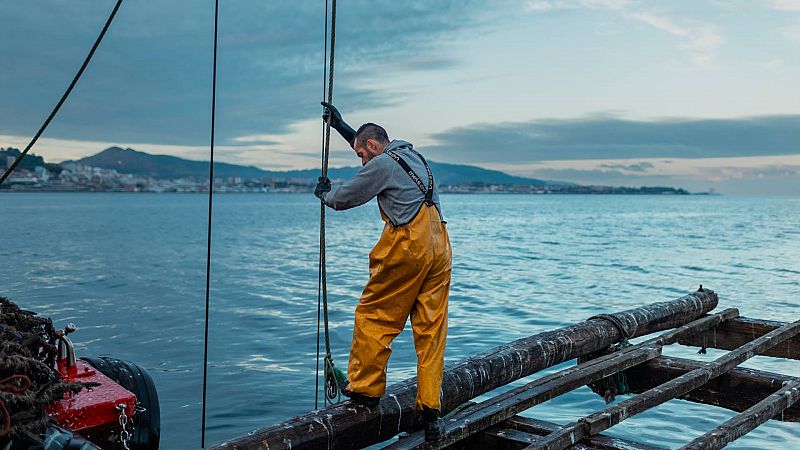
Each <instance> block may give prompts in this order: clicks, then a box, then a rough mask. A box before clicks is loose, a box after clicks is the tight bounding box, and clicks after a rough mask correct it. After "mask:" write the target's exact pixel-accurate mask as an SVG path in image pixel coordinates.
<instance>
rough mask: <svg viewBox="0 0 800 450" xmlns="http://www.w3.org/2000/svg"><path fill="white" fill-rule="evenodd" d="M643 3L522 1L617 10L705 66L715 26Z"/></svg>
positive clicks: (538, 6) (716, 40) (547, 8)
mask: <svg viewBox="0 0 800 450" xmlns="http://www.w3.org/2000/svg"><path fill="white" fill-rule="evenodd" d="M645 5H646V6H643V4H642V3H641V2H633V1H629V0H580V1H529V2H527V3H526V4H525V9H526V10H528V11H532V12H538V13H553V12H557V11H568V10H572V11H578V10H590V11H591V10H593V11H603V10H605V11H612V12H617V13H619V14H621V16H622V17H624V18H626V19H629V20H634V21H637V22H639V23H643V24H645V25H648V26H650V27H652V28H655V29H657V30H659V31H662V32H665V33H667V34H669V35H671V36H674V37H676V38H678V39H679V40H680V42H681V46H682V47H683V48H685V49H687V50H688V51H689V52H690V60H691V61H692V62H693V63H694V64H695V65H696V66H698V67H703V66H708V65H710V64H711V63H712V62H713V61H714V59H715V58H716V51H717V49H718V47H719V46H720V44H721V43H722V36H721V35H720V34H719V32H718V29H717V27H716V26H715V25H712V24H706V23H699V22H697V21H696V20H694V19H690V20H689V21H687V20H681V21H679V20H678V19H676V18H674V17H672V16H671V15H668V14H666V13H664V12H660V11H656V10H654V9H653V8H652V7H650V5H647V4H645ZM680 22H688V23H680Z"/></svg>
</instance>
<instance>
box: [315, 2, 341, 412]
mask: <svg viewBox="0 0 800 450" xmlns="http://www.w3.org/2000/svg"><path fill="white" fill-rule="evenodd" d="M327 6H328V4H327V2H326V3H325V9H326V14H325V17H326V22H325V23H326V31H327ZM325 35H326V38H327V32H326V33H325ZM335 48H336V0H331V43H330V49H331V51H330V56H329V58H330V60H329V61H330V62H329V64H328V90H327V102H328V103H329V104H332V103H333V73H334V61H335V59H334V50H335ZM326 49H327V45H326ZM323 96H324V92H323ZM331 116H332V115H329V116H328V120H327V121H326V122H325V141H324V144H323V148H322V176H323V177H327V176H328V160H329V157H330V145H331ZM319 211H320V212H319V217H320V219H319V282H318V284H317V305H318V306H317V318H318V319H319V309H320V308H319V303H320V300H321V303H322V318H323V321H324V325H325V359H324V371H325V404H326V405H327V404H328V403H332V402H333V401H334V400H337V401H338V399H339V398H340V394H341V392H340V388H342V387H344V386H340V385H341V384H343V383H344V382H345V377H344V376H343V374H342V373H341V371H339V370H338V369H337V368H336V366H335V365H334V364H333V356H332V354H331V340H330V327H329V325H328V283H327V269H326V257H325V203H324V202H322V201H320V210H319ZM317 333H318V334H319V325H318V326H317ZM317 342H319V338H318V340H317ZM317 371H319V349H318V350H317ZM318 389H319V384H317V390H318ZM315 398H316V397H315ZM315 407H318V402H317V401H316V400H315Z"/></svg>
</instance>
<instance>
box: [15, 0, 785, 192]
mask: <svg viewBox="0 0 800 450" xmlns="http://www.w3.org/2000/svg"><path fill="white" fill-rule="evenodd" d="M113 4H114V1H112V0H106V1H98V0H30V1H26V2H2V3H0V27H2V30H3V38H2V39H0V68H1V69H0V147H9V146H13V147H17V148H22V147H24V146H25V145H26V144H27V142H28V141H29V140H30V137H31V136H32V134H33V133H35V131H36V130H37V129H38V127H39V126H40V124H41V122H42V121H43V120H44V118H45V117H46V116H47V114H48V113H49V112H50V109H51V108H52V106H53V105H54V104H55V102H56V101H57V99H58V98H59V96H60V95H61V93H62V92H63V90H64V89H65V87H66V85H67V83H68V82H69V81H70V79H71V78H72V76H73V74H74V73H75V71H76V70H77V68H78V67H79V65H80V63H81V62H82V60H83V57H84V56H85V54H86V52H87V51H88V49H89V47H90V46H91V44H92V42H93V40H94V38H95V36H96V35H97V33H98V32H99V30H100V28H101V27H102V25H103V22H104V21H105V19H106V17H107V15H108V13H109V12H110V10H111V8H112V6H113ZM337 6H338V9H337V23H336V53H335V57H336V60H335V77H334V81H335V85H334V92H333V96H334V104H336V105H337V106H338V107H339V109H340V110H341V111H342V113H343V115H344V117H345V120H347V121H348V122H350V124H351V125H353V126H354V127H357V126H358V125H359V124H361V123H363V122H368V121H369V122H376V123H379V124H381V125H383V126H384V127H385V128H386V129H387V130H388V132H389V135H390V137H391V138H398V139H404V140H407V141H410V142H412V143H414V145H415V147H416V148H417V149H419V150H421V151H422V152H423V153H424V154H426V155H427V157H428V158H429V159H432V160H435V161H439V162H446V163H463V164H471V165H477V166H481V167H486V168H492V169H499V170H503V171H506V172H508V173H512V174H514V175H521V176H528V177H534V178H542V179H547V180H563V181H571V182H578V183H582V184H605V185H626V186H643V185H650V186H652V185H668V186H676V187H683V188H686V189H689V190H690V191H695V192H701V191H709V190H714V191H715V192H720V193H725V194H744V195H774V194H783V195H800V126H798V125H800V89H798V87H797V85H798V80H800V0H751V1H743V0H742V1H739V0H729V1H724V0H705V1H703V0H675V1H670V2H663V1H634V0H572V1H567V0H498V1H492V2H486V1H473V0H429V1H403V2H397V1H389V0H371V1H368V0H340V1H339V2H338V5H337ZM213 7H214V2H213V1H212V0H202V1H195V2H175V1H168V0H148V1H134V0H126V1H125V2H123V5H122V8H121V9H120V11H119V13H118V15H117V18H116V20H115V22H114V23H113V25H112V26H111V29H110V31H109V33H108V35H107V36H106V39H105V41H104V42H103V43H102V45H101V46H100V48H99V49H98V51H97V53H96V54H95V57H94V59H93V61H92V63H91V65H90V66H89V68H88V69H87V71H86V73H85V74H84V76H83V78H82V79H81V81H80V82H79V84H78V85H77V87H76V88H75V90H74V92H73V93H72V96H71V97H70V98H69V100H68V101H67V103H66V104H65V105H64V107H63V108H62V110H61V112H60V113H59V115H58V116H57V118H56V119H55V120H54V121H53V123H52V124H51V126H50V128H48V130H47V131H46V132H45V134H44V137H43V138H42V139H40V141H39V143H38V144H37V146H36V147H34V150H33V152H34V153H36V154H39V155H42V156H44V157H45V158H46V159H47V160H49V161H63V160H68V159H77V158H80V157H83V156H88V155H91V154H94V153H96V152H98V151H100V150H102V149H104V148H107V147H109V146H112V145H118V146H123V147H131V148H135V149H137V150H142V151H147V152H150V153H156V154H171V155H176V156H181V157H185V158H190V159H197V160H207V159H208V150H209V148H208V147H209V139H210V106H211V56H212V54H211V50H212V45H213V34H212V33H213ZM324 21H325V2H324V0H315V1H304V0H295V1H267V0H227V1H222V2H221V5H220V24H219V53H218V78H217V127H216V133H217V147H216V153H215V159H216V160H218V161H225V162H231V163H238V164H248V165H249V164H252V165H256V166H258V167H262V168H265V169H278V170H285V169H299V168H311V167H318V166H319V164H320V161H319V160H320V148H321V141H322V126H321V120H320V118H319V117H320V113H321V107H320V106H319V101H320V100H321V99H322V98H323V86H324V73H325V72H324V65H323V64H324V55H323V51H324V41H323V39H324ZM358 163H359V160H358V158H357V157H356V156H355V154H354V153H353V152H352V150H350V149H349V147H348V145H347V143H345V142H344V141H343V140H341V139H340V138H338V137H335V138H334V139H333V141H332V154H331V165H333V166H352V165H357V164H358Z"/></svg>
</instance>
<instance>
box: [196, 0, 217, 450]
mask: <svg viewBox="0 0 800 450" xmlns="http://www.w3.org/2000/svg"><path fill="white" fill-rule="evenodd" d="M218 23H219V0H215V1H214V57H213V63H212V69H211V73H212V75H211V149H210V151H209V153H210V154H211V158H210V159H209V161H208V236H207V242H206V319H205V322H204V325H205V334H204V338H203V407H202V409H203V411H202V421H201V429H202V431H201V433H200V448H201V449H205V448H206V391H207V385H208V310H209V306H210V304H211V289H210V288H211V210H212V207H213V206H214V137H215V135H214V132H215V130H216V127H215V125H216V116H217V25H218Z"/></svg>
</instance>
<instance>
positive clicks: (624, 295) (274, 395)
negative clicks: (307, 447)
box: [0, 194, 800, 449]
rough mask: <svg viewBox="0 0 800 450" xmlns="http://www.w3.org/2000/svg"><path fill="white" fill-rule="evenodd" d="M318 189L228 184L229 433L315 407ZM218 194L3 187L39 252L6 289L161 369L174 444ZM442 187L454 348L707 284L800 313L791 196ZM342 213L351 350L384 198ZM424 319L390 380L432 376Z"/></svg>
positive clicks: (218, 234)
mask: <svg viewBox="0 0 800 450" xmlns="http://www.w3.org/2000/svg"><path fill="white" fill-rule="evenodd" d="M307 197H309V196H300V195H220V196H218V197H217V198H216V202H215V208H216V209H215V213H216V215H215V223H214V226H215V229H214V230H215V236H214V239H215V240H214V249H213V250H214V261H213V265H212V270H213V278H212V283H211V284H212V295H211V311H210V325H211V327H210V338H209V339H210V340H209V343H210V353H209V361H210V366H209V392H208V394H209V404H208V411H209V417H208V419H209V420H208V423H209V425H210V426H209V429H208V436H209V439H210V440H211V441H213V442H217V441H221V440H223V439H226V438H230V437H232V436H235V435H242V434H246V433H247V432H249V431H251V430H252V429H255V428H258V427H260V426H263V425H265V424H269V423H274V422H277V421H280V420H283V419H286V418H288V417H291V416H294V415H296V414H299V413H302V412H304V411H307V410H310V409H312V408H313V407H314V385H315V381H316V379H315V371H316V348H317V339H316V337H317V334H316V332H317V278H316V277H317V257H318V249H317V243H318V239H319V237H318V235H317V233H318V229H317V224H318V223H319V222H318V220H319V218H318V214H319V203H318V202H316V200H315V199H314V198H307ZM206 201H207V198H205V197H204V196H201V195H116V194H80V195H73V194H41V195H29V194H13V195H8V194H4V195H2V202H0V217H3V219H4V225H6V226H8V227H10V228H13V229H17V230H24V233H26V234H24V235H22V239H13V240H10V239H6V240H4V241H3V244H2V245H0V257H5V258H6V259H8V260H13V261H14V263H15V266H17V267H20V268H22V272H21V273H19V272H17V273H11V272H10V271H2V272H0V286H3V289H4V291H3V292H0V295H8V296H10V297H12V298H13V299H15V300H17V301H18V302H19V303H21V304H23V305H24V307H26V308H29V309H33V310H36V311H40V312H41V313H43V314H47V315H48V316H51V317H52V318H53V319H54V320H55V322H56V324H57V325H58V326H59V327H63V326H64V325H65V324H66V322H68V321H73V322H75V323H76V324H77V325H78V327H79V328H80V330H79V332H78V333H76V334H75V335H74V337H75V340H76V342H77V343H78V345H79V348H80V351H81V353H82V354H90V355H92V354H94V355H97V354H108V355H114V356H116V357H120V358H123V359H128V360H132V361H136V362H137V363H140V364H141V365H143V366H144V367H147V368H148V369H150V372H151V373H152V375H153V376H154V378H155V380H156V383H157V384H158V387H159V395H160V397H161V401H162V425H163V427H162V435H163V441H162V442H164V448H184V447H185V436H193V435H196V434H197V433H198V424H199V423H200V420H199V412H200V386H201V382H202V349H203V335H202V326H203V320H204V313H203V307H204V301H205V297H204V285H205V278H204V276H205V232H206V230H205V224H206V222H205V214H206V208H207V206H208V205H207V203H206ZM442 202H443V206H444V208H445V212H446V214H447V217H448V220H449V223H448V231H449V233H450V235H451V240H452V243H453V249H454V254H455V260H454V264H453V285H452V289H451V302H450V318H449V319H450V330H449V339H448V342H447V354H446V361H447V363H448V364H449V363H452V362H455V361H457V360H459V359H461V358H463V357H465V356H467V355H471V354H475V353H478V352H482V351H485V350H487V349H490V348H492V347H493V346H496V345H499V344H501V343H505V342H508V341H511V340H514V339H518V338H520V337H524V336H527V335H530V334H533V333H537V332H540V331H545V330H549V329H553V328H557V327H560V326H564V325H567V324H570V323H574V322H576V321H579V320H583V319H585V318H587V317H590V316H591V315H594V314H597V313H600V312H608V311H614V310H622V309H628V308H631V307H635V306H639V305H641V304H644V303H649V302H654V301H663V300H669V299H672V298H676V297H679V296H681V295H684V294H685V293H687V292H689V291H693V290H695V289H697V286H698V285H699V284H703V285H705V286H707V287H710V288H712V289H714V290H716V291H717V292H718V293H720V298H721V303H722V305H724V306H726V307H727V306H733V307H738V308H740V310H741V312H742V315H747V316H751V317H763V318H771V319H774V320H786V321H788V320H796V317H798V316H800V304H798V302H797V298H798V294H800V291H798V286H799V284H798V283H799V282H800V277H798V276H797V275H800V267H798V263H797V261H798V259H797V256H798V255H800V239H796V238H795V237H796V236H797V235H798V234H800V232H798V231H797V230H798V223H797V219H796V218H797V217H800V202H797V201H793V200H792V199H780V198H735V197H702V198H701V197H683V198H677V197H676V198H660V197H611V196H587V197H583V196H559V197H548V196H447V195H445V196H442ZM731 217H734V218H740V219H737V220H736V221H732V220H730V218H731ZM328 218H329V219H328V220H329V223H328V227H329V228H328V273H329V283H328V287H329V301H330V325H331V333H332V334H331V346H332V350H333V357H334V361H335V362H336V364H337V366H339V367H341V368H345V367H346V365H347V364H346V363H347V358H348V352H349V348H350V343H351V337H352V320H353V310H354V308H355V305H356V302H357V301H358V298H359V296H360V294H361V290H362V289H363V286H364V283H365V282H366V280H367V277H368V276H369V272H368V266H367V264H368V260H367V254H368V252H369V250H370V248H371V247H372V245H373V244H374V243H375V241H376V240H377V237H378V236H379V234H380V232H381V230H382V227H383V226H382V224H381V222H380V221H379V219H378V217H377V213H376V207H375V205H374V203H371V204H370V205H368V206H366V207H362V208H356V209H354V210H352V211H348V212H343V213H338V212H336V213H330V214H329V215H328ZM43 236H46V237H47V238H46V239H42V238H41V237H43ZM410 328H411V327H410V326H409V327H406V330H405V331H403V333H402V334H401V335H400V336H399V337H398V339H397V340H396V341H395V343H394V345H393V346H392V358H391V359H390V363H389V369H388V380H389V382H390V383H392V382H397V381H400V380H403V379H406V378H408V377H410V376H414V375H415V361H416V355H415V352H414V348H413V337H412V335H411V330H410ZM670 351H676V352H678V354H680V355H683V356H684V357H686V356H688V357H695V356H697V355H694V354H693V353H694V351H693V350H686V352H685V353H681V352H682V351H683V350H681V349H680V348H676V349H674V350H673V349H670ZM709 353H710V354H711V353H713V352H712V351H710V352H709ZM793 363H797V362H796V361H795V362H792V363H790V362H787V361H780V360H775V359H771V358H755V359H754V360H753V361H751V362H749V363H748V366H749V367H758V368H762V369H764V370H771V371H777V372H783V373H798V371H800V367H798V366H797V365H796V364H793ZM522 383H523V382H522V381H520V382H518V383H515V384H514V385H515V386H518V385H521V384H522ZM602 406H603V402H602V400H601V399H600V398H599V397H597V396H596V395H594V394H593V393H591V391H589V390H588V389H587V388H581V389H578V390H576V391H574V392H571V393H568V394H566V395H563V396H561V397H558V398H556V399H553V400H551V401H549V402H546V403H544V404H542V405H539V406H537V407H536V408H533V409H531V410H529V411H528V412H526V414H528V415H534V416H535V417H537V418H540V419H545V420H551V421H555V422H558V423H567V422H571V421H573V420H575V419H576V418H578V417H581V416H583V415H586V414H589V413H591V412H593V411H595V410H597V409H599V408H601V407H602ZM730 414H731V413H730V412H728V411H724V410H720V409H717V408H713V407H708V406H703V405H695V404H692V403H688V402H681V401H674V402H668V403H667V404H665V405H663V406H662V407H659V408H657V409H655V410H653V411H649V412H647V413H645V414H643V415H641V416H638V417H636V418H635V419H632V420H629V421H625V422H623V423H622V424H620V425H618V426H617V427H614V429H612V430H611V431H612V434H616V435H618V436H621V437H626V438H631V439H636V440H643V441H645V442H648V443H650V444H653V445H659V446H667V447H670V446H671V447H674V446H678V445H680V444H682V443H685V442H687V441H688V440H689V439H690V438H691V437H693V436H698V435H700V434H702V433H703V432H705V431H707V430H708V429H710V428H713V425H714V424H718V423H720V422H721V421H722V420H724V419H725V418H726V417H730ZM398 419H399V418H398ZM799 434H800V429H798V425H797V424H788V423H787V424H783V423H770V424H768V425H764V426H762V427H759V428H758V429H757V430H756V432H754V433H753V434H752V435H751V436H748V437H747V438H745V439H742V440H741V441H738V442H737V443H735V444H734V447H738V448H761V449H772V448H794V447H797V446H798V445H800V444H798V438H797V436H798V435H799Z"/></svg>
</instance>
